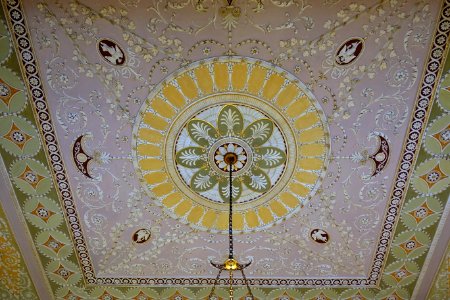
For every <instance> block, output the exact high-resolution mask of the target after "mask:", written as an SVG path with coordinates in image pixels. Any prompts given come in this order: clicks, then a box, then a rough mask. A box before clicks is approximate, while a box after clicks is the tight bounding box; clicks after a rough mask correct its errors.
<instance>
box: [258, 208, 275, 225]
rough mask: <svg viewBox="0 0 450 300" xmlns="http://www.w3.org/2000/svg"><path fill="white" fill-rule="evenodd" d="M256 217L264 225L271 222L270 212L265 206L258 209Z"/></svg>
mask: <svg viewBox="0 0 450 300" xmlns="http://www.w3.org/2000/svg"><path fill="white" fill-rule="evenodd" d="M258 215H259V218H260V219H261V221H263V222H264V223H265V224H268V223H272V222H273V215H272V212H271V211H270V209H268V208H267V207H265V206H261V207H260V208H258Z"/></svg>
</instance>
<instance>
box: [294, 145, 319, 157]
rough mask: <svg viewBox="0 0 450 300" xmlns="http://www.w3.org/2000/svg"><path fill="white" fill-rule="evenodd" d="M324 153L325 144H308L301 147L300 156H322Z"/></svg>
mask: <svg viewBox="0 0 450 300" xmlns="http://www.w3.org/2000/svg"><path fill="white" fill-rule="evenodd" d="M324 153H325V145H324V144H306V145H301V146H300V155H302V156H321V155H323V154H324Z"/></svg>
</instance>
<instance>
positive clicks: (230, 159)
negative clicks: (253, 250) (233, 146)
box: [208, 152, 254, 300]
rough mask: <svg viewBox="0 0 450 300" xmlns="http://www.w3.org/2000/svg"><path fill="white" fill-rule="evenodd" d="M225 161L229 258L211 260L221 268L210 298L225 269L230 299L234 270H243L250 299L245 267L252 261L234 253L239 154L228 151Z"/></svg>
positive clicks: (231, 299)
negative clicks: (242, 260) (240, 259)
mask: <svg viewBox="0 0 450 300" xmlns="http://www.w3.org/2000/svg"><path fill="white" fill-rule="evenodd" d="M224 161H225V163H226V164H227V165H228V171H229V188H230V189H229V200H230V201H229V204H230V206H229V217H228V241H229V243H228V259H227V260H225V262H224V263H215V262H212V261H210V263H211V265H213V266H214V267H215V268H217V269H219V273H218V274H217V276H216V278H215V279H214V284H213V287H212V289H211V292H210V293H209V296H208V299H210V300H211V299H212V298H211V297H212V296H213V295H214V291H215V289H216V285H217V281H218V280H219V278H220V274H221V273H222V271H223V270H227V271H228V272H229V280H228V281H229V295H230V300H233V299H234V298H233V293H234V291H233V272H234V271H241V274H242V278H243V279H244V283H245V285H246V286H247V290H248V294H249V296H250V299H252V300H253V299H254V297H253V294H252V291H251V289H250V285H249V284H248V281H247V277H245V274H244V269H245V268H247V267H248V266H250V264H251V263H252V262H251V261H250V262H248V263H244V264H240V263H239V262H238V261H237V260H236V259H235V258H234V254H233V169H234V164H235V163H237V162H238V156H237V155H236V153H234V152H227V153H226V154H225V155H224Z"/></svg>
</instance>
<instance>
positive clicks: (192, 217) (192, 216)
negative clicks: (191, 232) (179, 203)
mask: <svg viewBox="0 0 450 300" xmlns="http://www.w3.org/2000/svg"><path fill="white" fill-rule="evenodd" d="M203 213H204V209H203V208H202V207H201V206H194V208H193V209H192V210H191V212H190V213H189V215H188V217H187V220H188V222H190V223H192V224H196V223H198V221H200V218H201V217H202V215H203Z"/></svg>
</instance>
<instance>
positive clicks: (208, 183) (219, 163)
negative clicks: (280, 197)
mask: <svg viewBox="0 0 450 300" xmlns="http://www.w3.org/2000/svg"><path fill="white" fill-rule="evenodd" d="M245 116H247V115H245ZM259 116H261V114H259ZM246 118H247V117H246ZM207 120H208V121H207ZM253 120H254V121H253V122H252V123H250V124H248V126H247V127H245V128H244V115H243V113H242V112H241V110H240V109H239V106H236V105H231V104H230V105H224V106H223V107H222V109H221V110H220V111H219V114H218V116H217V120H216V121H217V123H216V124H217V126H216V127H214V126H213V124H214V122H212V123H211V122H210V119H205V120H203V119H201V118H194V119H192V120H191V121H189V122H188V123H187V131H188V134H189V136H190V138H191V141H192V142H194V143H196V144H197V145H198V146H189V147H185V148H182V149H181V150H179V151H178V152H177V154H176V162H177V164H178V166H179V167H185V168H189V169H194V170H195V173H194V175H192V177H190V178H189V182H186V183H187V184H188V185H189V186H190V187H191V188H192V190H194V191H196V192H207V191H210V190H212V189H216V191H217V192H218V194H219V195H220V198H221V200H222V201H224V202H228V201H229V196H230V195H229V188H230V187H229V183H228V176H227V173H228V172H225V171H227V170H228V169H227V166H228V165H225V164H226V162H225V155H227V154H234V155H236V158H237V161H236V163H235V164H234V165H233V170H234V171H235V172H234V175H233V177H234V180H233V195H232V196H233V199H235V200H236V201H238V199H239V198H240V197H241V195H242V193H243V190H244V188H248V189H249V190H252V191H253V192H256V193H258V194H263V193H266V192H267V191H268V190H270V188H271V186H272V185H271V179H270V177H269V176H268V175H267V173H266V170H270V169H273V168H276V167H279V166H281V165H283V164H285V163H286V159H287V158H286V153H285V151H284V149H279V148H277V147H273V146H267V147H264V144H266V143H267V142H268V141H269V139H270V138H271V137H272V135H273V133H274V128H276V127H275V125H274V122H273V121H272V120H270V119H267V118H261V117H260V118H259V119H258V118H254V119H253ZM229 138H231V140H228V139H229ZM220 140H223V143H221V142H219V143H217V142H218V141H220ZM239 141H242V144H243V145H241V144H240V142H239ZM216 143H217V145H216V146H214V149H212V146H213V145H214V144H216ZM244 144H245V145H244ZM245 147H247V148H246V150H244V148H245ZM248 147H249V148H251V149H248ZM206 149H210V150H207V151H206ZM248 155H250V156H248ZM250 158H251V159H250ZM211 164H214V165H215V166H216V167H217V168H218V170H219V173H216V171H214V172H211V171H210V170H211ZM214 165H213V166H214ZM244 168H247V169H245V170H244ZM240 170H242V172H241V173H239V172H240ZM221 171H222V172H224V174H220V172H221ZM189 173H190V174H192V171H189ZM186 174H188V173H186ZM221 177H222V178H221ZM204 195H205V194H204ZM208 195H210V194H209V193H208ZM211 195H217V194H216V193H215V192H212V193H211ZM208 197H209V196H208ZM211 197H214V196H211ZM246 197H247V196H246Z"/></svg>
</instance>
